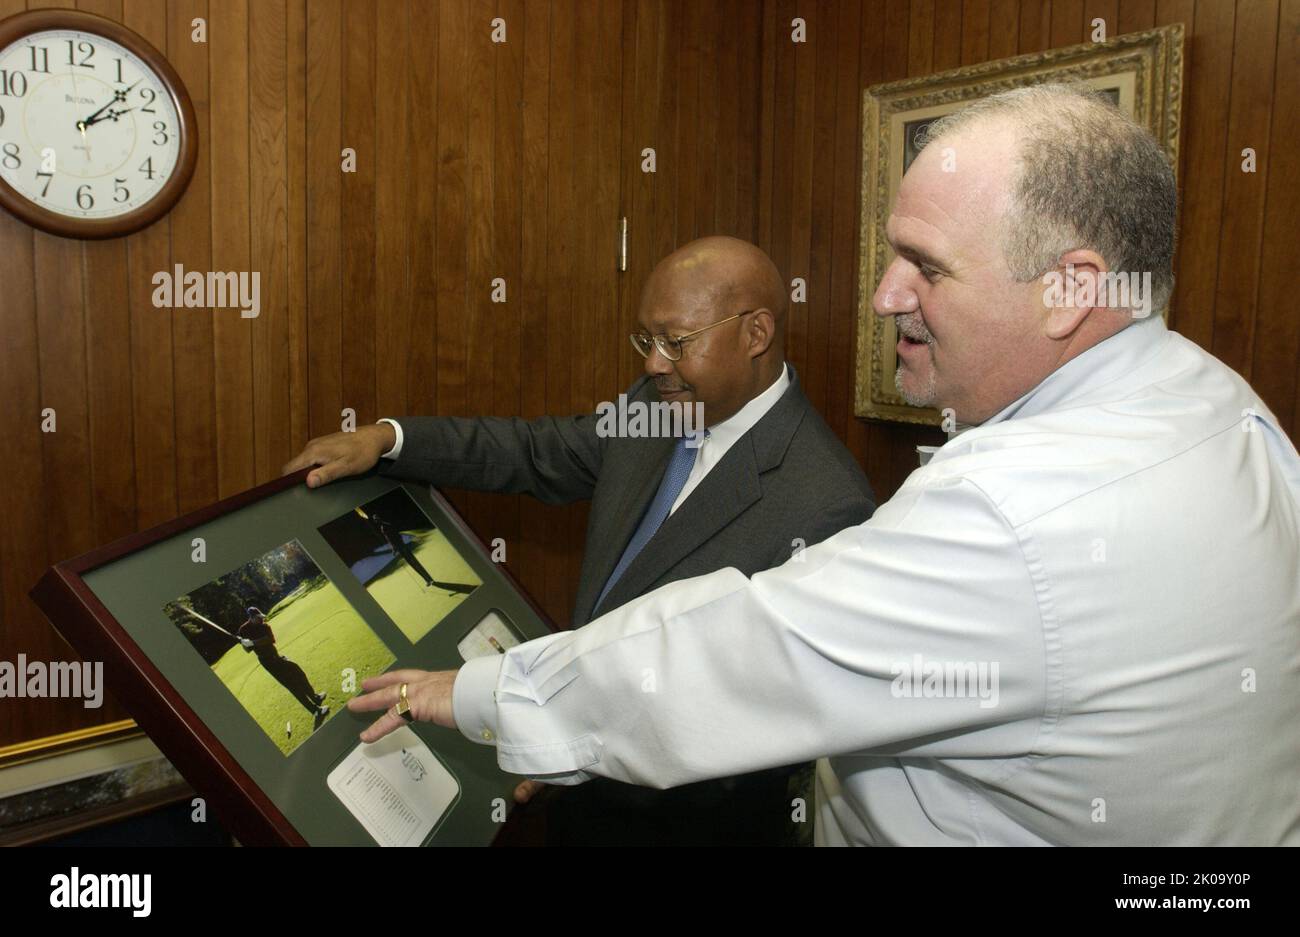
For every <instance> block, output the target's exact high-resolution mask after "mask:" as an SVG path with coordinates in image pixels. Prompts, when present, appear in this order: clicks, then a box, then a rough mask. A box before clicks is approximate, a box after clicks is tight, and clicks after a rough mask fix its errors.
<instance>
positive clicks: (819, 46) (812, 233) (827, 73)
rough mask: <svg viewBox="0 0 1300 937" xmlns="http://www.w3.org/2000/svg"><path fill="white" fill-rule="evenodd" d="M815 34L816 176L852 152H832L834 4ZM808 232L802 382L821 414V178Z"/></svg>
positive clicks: (824, 239) (827, 244)
mask: <svg viewBox="0 0 1300 937" xmlns="http://www.w3.org/2000/svg"><path fill="white" fill-rule="evenodd" d="M816 17H817V32H816V34H815V35H814V36H813V40H812V50H811V51H814V52H815V53H816V56H817V59H816V69H815V74H816V77H815V80H814V84H813V89H814V90H813V118H814V120H813V126H812V132H811V133H810V134H809V138H810V139H811V140H812V175H813V177H814V178H815V179H818V180H828V179H833V178H834V177H835V164H836V161H837V158H846V159H853V158H854V157H855V156H856V154H855V153H846V154H837V153H836V152H835V112H836V109H835V104H836V91H837V88H836V82H835V77H836V75H835V69H836V64H837V62H836V56H835V51H836V50H835V45H836V42H835V38H836V35H835V26H836V16H835V5H834V4H832V3H830V2H827V0H820V2H819V3H818V4H817V9H816ZM810 194H811V200H810V205H809V208H810V212H809V223H810V228H809V232H808V258H807V261H806V263H807V271H808V273H807V276H808V303H807V304H806V306H805V308H806V309H807V313H808V314H807V326H808V330H807V339H806V341H805V346H804V363H805V364H806V367H805V368H804V369H803V370H802V371H801V372H800V383H801V384H802V385H803V387H804V390H805V392H806V393H807V394H808V399H809V400H811V401H812V403H813V406H815V407H817V409H818V410H820V411H821V412H823V413H824V412H825V411H826V398H827V395H828V392H829V390H828V389H829V384H830V382H829V380H828V377H829V375H828V374H827V367H828V365H829V350H830V349H829V345H830V342H829V340H828V336H829V334H830V317H831V230H832V227H833V224H834V217H833V216H834V210H835V202H834V195H835V193H834V191H833V190H832V188H831V186H829V185H826V184H825V182H824V181H823V182H822V184H820V185H814V186H813V187H812V192H811V193H810Z"/></svg>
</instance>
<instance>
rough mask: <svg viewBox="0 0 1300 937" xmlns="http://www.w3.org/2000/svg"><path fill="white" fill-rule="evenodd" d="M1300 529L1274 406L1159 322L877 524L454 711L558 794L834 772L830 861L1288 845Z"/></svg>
mask: <svg viewBox="0 0 1300 937" xmlns="http://www.w3.org/2000/svg"><path fill="white" fill-rule="evenodd" d="M1298 530H1300V457H1298V456H1297V454H1296V450H1295V447H1294V446H1293V445H1292V444H1291V442H1290V441H1289V440H1288V439H1287V438H1286V436H1285V435H1284V434H1283V432H1282V431H1281V429H1280V428H1279V427H1278V423H1277V420H1276V418H1275V417H1274V416H1273V415H1272V414H1271V413H1270V412H1269V411H1268V409H1267V408H1266V407H1265V406H1264V405H1263V403H1262V402H1261V401H1260V400H1259V398H1258V397H1257V396H1256V395H1255V393H1254V392H1253V391H1252V390H1251V389H1250V387H1249V386H1248V385H1247V384H1246V383H1245V382H1244V381H1243V380H1242V379H1241V378H1240V377H1239V376H1238V375H1237V374H1235V373H1234V372H1233V371H1231V370H1230V369H1229V368H1227V367H1226V366H1225V365H1223V364H1222V363H1221V362H1219V361H1218V360H1217V359H1215V358H1213V357H1212V356H1210V355H1209V354H1207V353H1206V352H1205V351H1203V350H1201V349H1200V348H1198V347H1197V346H1196V345H1194V344H1193V343H1192V342H1190V341H1188V340H1186V339H1184V338H1183V337H1182V336H1180V335H1177V334H1175V333H1173V332H1169V331H1168V330H1167V329H1166V328H1165V325H1164V323H1163V322H1162V321H1161V320H1160V319H1159V318H1158V317H1152V318H1150V319H1145V320H1139V321H1137V322H1135V323H1134V324H1133V325H1131V326H1130V327H1129V328H1127V329H1125V330H1124V331H1122V332H1121V333H1119V334H1118V335H1116V336H1114V337H1112V338H1110V339H1108V340H1107V341H1105V342H1102V343H1101V344H1099V345H1097V346H1095V347H1094V348H1092V349H1090V350H1088V351H1087V352H1085V353H1084V354H1082V355H1080V356H1079V357H1077V358H1075V359H1074V360H1072V361H1070V362H1068V363H1067V364H1065V365H1064V366H1063V367H1061V368H1060V369H1058V370H1057V371H1056V372H1054V373H1053V374H1052V375H1050V376H1049V377H1048V378H1047V379H1046V380H1044V381H1043V382H1042V383H1041V384H1040V385H1038V386H1037V387H1036V388H1035V389H1034V390H1032V391H1031V392H1030V393H1028V394H1026V395H1025V396H1024V397H1022V398H1021V399H1020V400H1017V401H1016V402H1015V403H1013V404H1011V405H1010V406H1009V407H1007V408H1006V409H1005V410H1003V411H1002V412H1001V413H999V414H998V415H996V416H995V417H993V418H992V419H990V420H988V421H987V422H986V423H984V424H982V425H980V426H978V427H975V428H972V429H969V430H967V431H966V432H963V433H961V434H960V435H958V436H956V437H954V438H953V439H951V440H949V441H948V443H947V444H945V445H944V446H943V447H941V448H940V449H939V450H938V452H936V453H935V454H934V455H933V457H932V458H931V459H930V461H929V462H928V463H927V464H926V465H925V466H923V467H921V468H919V469H917V470H916V471H914V472H913V473H912V475H911V476H910V477H909V478H908V479H907V480H906V482H905V483H904V484H903V486H902V488H901V489H900V490H899V491H898V493H897V494H896V495H895V496H894V497H893V498H891V499H890V500H889V501H888V502H887V503H885V504H883V505H881V506H880V508H879V509H878V510H877V511H876V513H875V516H874V517H873V518H872V519H871V520H870V521H868V522H866V523H865V524H863V525H861V526H859V527H855V528H850V529H848V530H845V531H842V532H841V533H839V534H837V535H835V536H834V537H831V538H830V539H828V540H826V541H823V542H822V543H820V544H818V545H816V546H813V547H809V548H808V549H807V550H805V551H803V554H802V557H801V558H800V557H796V558H795V559H793V560H791V561H790V562H788V563H786V564H785V565H784V566H781V567H779V568H777V569H773V570H768V571H766V572H762V573H759V574H757V575H755V576H753V577H752V578H750V579H746V578H745V577H744V576H743V575H741V574H740V573H739V572H737V571H736V570H734V569H724V570H720V571H718V572H715V573H712V574H710V575H707V576H701V577H698V578H696V579H690V580H685V581H681V582H677V583H672V584H669V585H667V586H664V587H663V588H661V589H658V590H656V591H654V592H651V593H649V594H647V595H644V596H642V597H640V598H638V599H635V600H633V601H632V602H629V603H628V604H626V605H624V606H623V607H621V608H619V609H617V610H615V611H613V612H611V613H610V614H608V615H605V616H603V617H602V618H599V619H597V620H596V621H594V622H592V623H591V624H589V625H587V626H586V627H584V628H582V629H579V630H577V631H573V632H563V633H560V634H555V635H551V636H548V637H545V638H541V639H539V640H536V641H531V642H529V643H527V644H523V645H520V646H518V647H515V648H512V649H511V650H510V651H509V652H508V653H507V654H505V655H504V656H495V655H494V656H493V657H488V658H480V659H476V660H472V661H470V662H469V663H468V664H466V665H465V666H464V667H463V668H462V669H461V671H460V674H459V676H458V677H457V680H456V684H455V690H454V699H453V706H454V712H455V716H456V721H457V724H458V726H459V727H460V729H461V731H462V732H463V733H464V734H465V735H466V736H467V737H468V738H470V739H473V740H476V741H480V742H486V743H493V744H496V745H497V749H498V761H499V764H500V766H501V767H502V768H503V769H504V770H506V771H508V772H512V773H515V774H522V775H528V776H531V777H536V778H540V779H542V780H546V781H550V782H552V783H559V784H573V783H579V782H581V781H583V780H586V779H587V778H589V777H591V776H593V775H604V776H607V777H612V778H616V779H618V780H622V781H629V782H632V783H635V784H642V785H648V786H655V787H668V786H675V785H678V784H683V783H687V782H691V781H695V780H699V779H701V778H706V777H713V776H719V775H733V774H739V773H742V772H746V771H752V770H755V769H759V768H764V767H767V766H772V765H779V764H789V763H792V762H798V761H802V760H805V759H810V758H817V757H819V756H826V757H822V758H821V760H820V761H819V762H818V770H817V782H818V784H817V808H816V816H817V829H816V834H817V836H816V838H817V841H818V842H819V843H829V844H840V843H864V844H882V843H903V844H1064V843H1072V844H1157V843H1158V844H1201V843H1206V844H1224V843H1250V844H1275V843H1290V844H1300V796H1298V792H1300V731H1298V730H1297V727H1298V726H1300V533H1298ZM936 667H937V668H938V671H937V672H936V670H935V668H936ZM913 672H915V674H916V676H915V679H913V678H912V674H913ZM936 673H937V674H938V675H937V676H936ZM959 678H961V679H959ZM560 690H564V692H563V693H561V692H560Z"/></svg>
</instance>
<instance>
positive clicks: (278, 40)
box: [248, 2, 297, 481]
mask: <svg viewBox="0 0 1300 937" xmlns="http://www.w3.org/2000/svg"><path fill="white" fill-rule="evenodd" d="M249 13H250V16H249V24H248V27H249V33H248V34H249V44H250V61H249V77H250V87H249V159H250V170H249V171H250V176H249V183H250V189H249V250H250V255H251V261H252V269H253V270H255V271H258V272H259V273H260V274H261V315H259V316H258V317H257V319H255V320H253V322H252V323H250V326H251V329H252V333H253V388H254V400H255V404H256V418H255V421H254V431H255V449H254V473H255V477H256V479H257V480H258V481H265V480H268V479H271V478H274V477H275V476H276V475H278V474H280V467H281V466H282V465H284V463H285V462H287V461H288V460H289V459H290V457H291V456H292V455H293V454H294V452H296V451H297V450H296V449H295V448H294V446H293V440H292V435H291V434H292V427H291V425H290V421H289V406H290V402H289V359H288V356H287V355H286V354H285V350H286V348H287V347H288V341H289V295H288V292H289V267H288V210H289V206H288V154H287V153H286V147H287V145H288V134H289V125H288V119H289V115H288V102H287V100H286V98H285V94H286V91H287V75H286V71H285V55H284V49H285V43H286V42H287V41H288V21H287V12H286V9H285V6H284V4H283V3H281V2H272V3H254V4H253V5H252V7H251V9H250V11H249Z"/></svg>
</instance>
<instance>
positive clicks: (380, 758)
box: [32, 472, 552, 846]
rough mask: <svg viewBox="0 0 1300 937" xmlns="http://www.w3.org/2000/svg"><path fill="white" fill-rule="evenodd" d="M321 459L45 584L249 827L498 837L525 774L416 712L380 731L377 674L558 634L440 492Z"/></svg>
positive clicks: (296, 841)
mask: <svg viewBox="0 0 1300 937" xmlns="http://www.w3.org/2000/svg"><path fill="white" fill-rule="evenodd" d="M305 474H306V473H305V472H300V473H298V474H296V475H291V476H287V477H285V478H282V479H277V480H276V481H273V482H270V483H268V484H266V485H262V486H260V487H258V488H254V489H252V490H250V491H246V492H243V493H241V494H239V495H235V496H234V497H231V498H227V499H226V500H224V501H221V502H219V503H217V504H214V505H211V506H209V507H206V508H203V509H201V510H199V511H196V512H194V513H192V514H189V515H186V516H184V517H181V518H177V519H176V520H174V521H171V522H169V523H167V524H163V525H161V526H159V527H156V528H154V529H152V530H149V531H144V532H142V533H138V534H134V535H132V536H129V537H125V538H123V539H121V540H119V541H117V542H115V543H112V544H109V545H107V546H105V547H101V548H99V549H98V550H95V551H92V552H91V553H87V554H85V555H83V556H80V557H77V558H76V559H72V560H67V561H65V562H62V563H59V564H57V565H56V566H54V567H52V568H51V569H50V570H49V571H47V572H46V574H45V575H44V576H43V577H42V578H41V580H40V582H39V583H37V585H36V587H35V588H34V589H33V590H32V596H33V598H34V599H35V600H36V602H37V604H38V605H39V606H40V607H41V609H42V610H43V611H44V612H45V614H46V615H47V616H48V617H49V619H50V621H51V622H52V623H53V624H54V626H55V628H56V629H58V631H59V632H60V633H61V634H62V635H63V637H64V638H65V639H66V640H67V641H68V642H69V643H70V644H71V645H72V646H73V647H74V648H75V649H76V651H77V652H78V653H79V654H80V655H81V656H82V657H83V658H84V659H85V660H91V661H103V663H104V673H105V679H106V683H107V685H108V688H109V690H110V692H112V693H113V694H114V696H116V697H117V699H118V700H119V701H120V702H121V703H122V704H123V705H124V706H125V707H126V708H127V709H128V710H129V711H130V712H131V714H132V716H133V717H134V718H135V720H136V722H137V723H138V724H139V725H140V727H141V728H142V729H144V730H145V732H147V733H148V734H149V736H150V737H151V738H152V739H153V740H154V742H155V743H156V744H157V746H158V747H159V749H161V750H162V752H163V753H164V754H165V755H166V756H167V757H168V758H169V759H170V760H171V761H172V763H173V764H174V765H175V766H176V767H177V769H178V770H180V771H181V773H182V774H184V775H185V778H186V779H187V780H188V781H189V782H190V784H191V785H192V786H193V787H194V788H195V790H196V791H197V792H198V793H199V794H200V795H201V796H203V797H205V798H206V799H207V800H208V803H209V806H210V807H211V808H212V809H213V810H214V811H215V813H216V814H217V815H218V816H220V818H221V820H222V822H223V823H224V824H226V825H227V826H228V827H229V828H230V830H231V832H232V833H234V834H235V835H236V836H237V837H238V838H239V839H240V840H241V841H242V842H245V843H248V844H250V845H254V844H284V845H406V846H417V845H485V844H488V843H490V842H491V841H492V840H493V838H494V837H495V836H496V834H497V833H498V832H499V831H500V829H501V828H502V825H503V823H502V821H503V819H504V816H505V812H506V809H507V806H508V805H509V804H511V803H512V799H511V792H512V791H513V789H514V786H515V785H516V784H517V783H518V780H519V779H518V778H516V777H514V776H511V775H507V774H505V773H504V772H502V771H501V770H500V769H499V768H498V767H497V764H496V752H495V750H494V749H492V748H489V747H485V746H480V745H475V744H473V743H471V742H469V741H468V740H466V739H465V738H463V737H462V736H461V735H460V734H459V733H458V732H454V731H449V730H446V729H441V728H438V727H436V726H432V725H430V724H427V723H420V722H416V723H411V724H410V725H407V726H403V727H402V728H400V729H399V730H397V731H395V732H393V733H391V734H390V735H388V736H386V737H385V738H383V739H381V740H379V741H378V742H375V743H373V744H369V745H367V744H364V743H362V742H361V741H360V739H359V738H358V735H359V733H360V732H361V731H362V730H363V729H364V728H366V727H367V726H368V725H370V723H372V722H373V721H374V720H375V718H377V715H378V714H376V713H352V712H350V711H349V710H348V709H347V701H348V700H349V699H350V698H352V697H353V696H357V695H359V694H361V693H362V692H363V691H362V688H361V684H362V681H364V680H366V679H367V678H369V677H374V676H378V675H379V674H382V673H385V672H387V671H389V670H394V669H402V668H408V667H410V668H418V669H421V670H450V669H454V668H456V667H459V666H460V665H461V664H462V663H464V662H465V661H466V660H469V659H471V658H473V657H478V656H485V655H498V654H504V653H505V652H506V650H507V649H508V648H510V647H512V646H514V645H516V644H520V643H522V642H524V641H527V640H530V639H532V638H536V637H541V636H542V635H545V634H547V633H549V631H550V630H552V626H551V624H550V623H549V621H548V620H547V618H546V616H545V614H544V613H543V612H542V611H541V610H540V609H539V608H538V607H537V606H536V605H535V604H534V603H533V602H532V601H531V599H529V597H528V596H527V595H526V594H525V593H524V592H523V590H522V589H521V588H520V586H519V585H518V583H517V582H516V581H515V580H514V579H513V577H511V575H510V574H509V572H508V571H507V570H506V569H505V568H504V567H503V566H501V565H499V564H497V563H494V562H493V561H492V557H491V556H490V554H489V553H488V551H487V550H486V549H485V548H484V546H483V544H482V543H481V542H480V541H479V540H478V539H477V538H476V537H475V536H474V534H473V533H472V532H471V531H470V529H469V528H468V527H467V526H466V524H465V523H464V521H463V520H461V518H460V517H459V516H458V515H457V514H456V512H455V510H454V509H453V508H452V506H451V505H450V504H449V503H448V502H447V500H446V499H445V498H443V497H442V495H441V494H439V493H438V492H437V491H436V490H434V489H432V488H429V487H427V486H424V485H419V484H415V483H410V482H402V481H398V480H395V479H391V478H385V477H382V476H380V475H377V474H370V475H365V476H361V477H358V478H351V479H345V480H342V481H338V482H335V483H333V484H330V485H326V486H324V487H322V488H317V489H309V488H307V487H306V485H305V484H304V483H303V478H304V477H305Z"/></svg>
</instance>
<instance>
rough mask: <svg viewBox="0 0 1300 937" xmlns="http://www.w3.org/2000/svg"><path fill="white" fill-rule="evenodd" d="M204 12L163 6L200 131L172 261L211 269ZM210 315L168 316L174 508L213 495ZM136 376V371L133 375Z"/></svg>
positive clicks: (193, 2) (174, 218) (183, 0)
mask: <svg viewBox="0 0 1300 937" xmlns="http://www.w3.org/2000/svg"><path fill="white" fill-rule="evenodd" d="M195 18H202V19H204V20H207V18H208V4H207V0H172V2H171V3H169V4H168V5H167V48H168V56H167V57H168V60H169V61H170V62H171V63H172V65H173V66H175V68H176V71H177V74H179V75H180V77H181V80H182V81H183V82H185V88H186V90H187V91H189V93H190V99H191V101H192V102H193V104H194V119H195V123H196V124H197V125H198V131H199V158H198V162H197V163H196V164H195V167H194V178H193V179H191V180H190V186H189V188H188V189H187V190H186V191H185V195H184V197H183V198H181V200H180V202H179V203H178V204H177V205H176V207H175V208H174V209H172V212H171V215H170V223H171V228H172V243H171V263H172V268H173V269H174V268H175V265H176V264H180V265H181V267H182V269H184V270H194V271H200V272H202V271H207V270H211V269H212V228H211V225H210V220H211V217H212V176H211V172H210V169H209V167H210V166H211V163H212V154H213V152H214V149H215V148H214V147H213V145H212V143H213V139H214V138H213V133H212V124H211V110H210V108H209V106H208V101H209V89H208V43H205V42H193V41H192V40H191V35H192V32H191V31H192V27H191V25H190V24H191V23H192V22H193V21H194V19H195ZM212 320H213V316H212V315H211V314H209V313H206V312H203V311H200V310H195V309H176V310H175V311H173V312H172V314H171V327H172V357H173V362H174V370H175V373H176V374H179V375H180V379H179V380H178V381H176V384H175V389H174V395H173V413H174V425H175V427H176V430H175V450H176V457H175V464H176V507H177V510H178V511H192V510H194V509H196V508H199V507H202V506H203V505H205V504H208V503H210V502H211V501H213V500H214V499H215V498H216V497H217V460H216V458H215V456H216V438H217V434H216V402H215V390H214V387H215V382H214V380H213V375H214V370H213V368H214V357H213V340H212ZM142 377H143V375H136V380H140V379H141V378H142Z"/></svg>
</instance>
